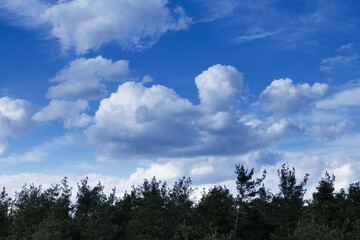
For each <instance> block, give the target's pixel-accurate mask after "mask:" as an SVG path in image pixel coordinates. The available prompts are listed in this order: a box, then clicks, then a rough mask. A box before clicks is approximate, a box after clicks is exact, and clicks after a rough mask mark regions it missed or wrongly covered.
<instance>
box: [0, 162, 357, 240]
mask: <svg viewBox="0 0 360 240" xmlns="http://www.w3.org/2000/svg"><path fill="white" fill-rule="evenodd" d="M235 173H236V174H237V177H236V186H237V190H238V195H237V197H236V198H234V197H233V196H232V195H231V193H230V191H229V190H228V189H227V188H226V187H225V186H224V187H223V186H214V187H212V188H210V189H209V190H208V191H207V192H205V191H204V192H203V194H202V197H201V199H200V200H199V201H198V202H194V201H193V200H192V198H191V195H192V193H193V189H192V188H191V180H190V179H189V178H185V177H183V178H181V179H179V180H178V181H177V182H176V183H175V184H174V186H173V187H172V188H168V187H167V184H166V183H162V182H161V181H158V180H157V179H156V178H153V179H151V180H150V181H148V180H144V183H143V184H142V185H140V186H137V187H135V186H133V187H132V190H131V191H130V192H125V194H124V196H123V197H122V198H117V197H116V196H115V189H113V190H112V192H111V193H110V194H109V195H108V196H107V195H106V194H105V193H104V188H105V187H104V186H103V185H101V183H98V184H97V185H95V186H94V187H91V186H90V185H89V184H88V178H85V179H82V180H81V182H80V183H79V184H78V189H77V194H76V198H77V201H76V202H75V203H72V202H71V192H72V189H71V188H70V187H69V185H68V182H67V179H66V178H64V179H63V180H62V182H61V184H53V185H51V187H49V188H48V189H45V190H43V189H42V188H41V186H39V187H35V186H34V185H30V186H28V185H25V186H24V187H23V188H22V190H21V191H20V192H18V193H16V195H15V198H14V200H12V199H11V198H9V197H8V195H7V193H6V191H5V189H3V191H2V192H1V195H0V240H3V239H4V240H10V239H16V240H18V239H20V240H27V239H29V240H30V239H31V240H32V239H35V240H42V239H54V240H57V239H65V240H71V239H74V240H83V239H84V240H85V239H103V240H105V239H106V240H113V239H114V240H115V239H123V240H133V239H134V240H136V239H141V240H143V239H160V240H163V239H173V240H192V239H199V240H230V239H242V240H247V239H252V240H270V239H279V240H284V239H292V240H309V239H311V240H317V239H319V240H320V239H335V240H358V239H360V183H359V182H357V183H353V184H350V185H349V188H348V189H347V190H345V189H341V190H340V191H339V192H335V189H334V182H335V177H334V176H331V175H330V174H328V173H325V175H324V177H323V178H322V179H321V180H320V181H319V184H318V186H317V188H316V192H315V193H313V200H312V201H307V202H305V201H304V199H303V198H304V194H305V188H304V187H305V184H306V182H307V179H308V175H305V176H304V178H303V180H302V181H301V182H299V183H298V182H297V180H296V176H295V169H294V168H290V167H289V166H288V165H286V164H284V165H283V166H282V168H281V169H280V170H279V171H278V176H279V193H278V194H276V195H272V194H271V193H270V192H269V190H267V189H266V188H265V186H264V185H263V183H262V182H263V180H264V178H265V174H266V172H264V173H263V176H262V177H261V178H256V179H254V170H253V169H251V170H250V171H248V170H246V169H245V168H244V167H243V166H241V165H237V166H236V170H235ZM305 203H307V204H305ZM234 223H235V226H234Z"/></svg>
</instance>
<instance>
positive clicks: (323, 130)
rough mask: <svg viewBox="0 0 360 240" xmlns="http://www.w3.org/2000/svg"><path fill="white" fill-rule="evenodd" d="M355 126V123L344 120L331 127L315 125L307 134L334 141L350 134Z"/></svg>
mask: <svg viewBox="0 0 360 240" xmlns="http://www.w3.org/2000/svg"><path fill="white" fill-rule="evenodd" d="M354 126H355V123H354V122H352V121H348V120H343V121H341V122H339V123H337V124H335V125H330V126H324V125H313V126H311V127H310V128H309V129H308V130H307V133H308V134H309V135H311V136H315V137H321V138H325V139H329V140H333V139H335V138H338V137H340V136H342V135H343V134H344V133H347V132H350V131H351V130H352V129H353V128H354Z"/></svg>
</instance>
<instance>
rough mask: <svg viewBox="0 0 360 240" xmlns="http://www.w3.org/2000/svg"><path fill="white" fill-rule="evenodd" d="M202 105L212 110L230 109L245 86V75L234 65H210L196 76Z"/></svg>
mask: <svg viewBox="0 0 360 240" xmlns="http://www.w3.org/2000/svg"><path fill="white" fill-rule="evenodd" d="M195 84H196V86H197V88H198V89H199V97H200V101H201V105H202V106H203V107H204V108H206V109H209V110H210V111H220V110H228V109H229V107H230V106H231V103H234V102H233V101H234V97H235V96H237V95H239V94H240V93H241V90H242V86H243V75H242V73H240V72H239V71H238V70H237V69H236V68H234V67H232V66H223V65H220V64H217V65H214V66H212V67H210V68H209V69H208V70H206V71H204V72H202V73H201V74H200V75H198V76H197V77H196V78H195Z"/></svg>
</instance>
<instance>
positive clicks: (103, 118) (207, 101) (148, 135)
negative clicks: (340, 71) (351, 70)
mask: <svg viewBox="0 0 360 240" xmlns="http://www.w3.org/2000/svg"><path fill="white" fill-rule="evenodd" d="M195 82H196V85H197V87H198V89H199V97H200V104H199V105H193V104H192V103H191V102H190V101H188V100H187V99H183V98H181V97H180V96H179V95H177V94H176V93H175V91H174V90H172V89H169V88H166V87H164V86H160V85H154V86H152V87H149V88H148V87H145V86H143V85H142V84H140V83H134V82H126V83H124V84H122V85H120V86H119V88H118V90H117V92H115V93H113V94H111V96H110V97H109V98H105V99H103V100H102V101H101V103H100V106H99V109H98V110H97V112H96V114H95V116H94V124H93V125H91V126H89V127H88V128H87V129H86V130H85V134H86V135H87V137H88V141H89V143H90V144H92V145H95V146H96V147H97V159H98V160H101V161H119V160H121V159H132V158H134V159H138V160H139V159H153V158H156V157H171V158H176V157H185V156H210V155H236V154H242V153H245V152H247V151H250V150H254V149H259V148H263V147H266V146H269V145H272V144H274V143H276V142H277V141H280V140H281V139H283V138H284V137H287V136H288V135H289V134H291V133H292V132H296V131H303V130H304V129H303V127H302V126H301V125H299V124H297V123H296V122H295V121H292V120H288V119H280V120H276V119H269V120H268V121H259V122H258V124H257V125H251V124H248V122H247V121H246V122H244V121H241V120H240V116H239V113H238V111H237V110H236V106H237V105H236V96H237V95H239V94H240V92H241V88H242V84H243V82H242V74H241V73H240V72H238V71H237V70H236V69H235V68H234V67H231V66H222V65H215V66H212V67H210V68H209V69H208V70H206V71H204V72H203V73H201V74H200V75H199V76H197V77H196V78H195ZM314 88H316V87H314Z"/></svg>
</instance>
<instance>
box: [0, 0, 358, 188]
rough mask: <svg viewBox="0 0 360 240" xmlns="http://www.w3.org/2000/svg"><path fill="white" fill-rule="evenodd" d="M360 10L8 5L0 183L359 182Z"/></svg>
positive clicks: (36, 1) (197, 3) (91, 1)
mask: <svg viewBox="0 0 360 240" xmlns="http://www.w3.org/2000/svg"><path fill="white" fill-rule="evenodd" d="M359 10H360V3H359V2H357V1H322V0H316V1H274V0H257V1H250V0H244V1H235V0H224V1H214V0H206V1H205V0H183V1H175V0H174V1H170V0H169V1H166V0H153V1H144V0H136V1H130V0H106V1H104V0H101V1H100V0H59V1H55V0H52V1H50V0H31V1H22V0H4V1H2V2H1V3H0V36H1V37H0V50H1V51H0V52H1V57H0V73H1V75H0V83H1V84H0V154H1V156H0V179H1V184H2V185H5V186H6V187H7V188H8V189H9V191H10V192H11V191H14V190H16V189H20V187H21V186H22V185H23V184H24V183H25V182H28V183H30V182H33V183H35V184H43V186H48V185H49V184H50V183H52V182H59V181H60V179H61V178H62V177H64V176H68V177H69V179H70V180H71V182H72V184H73V185H74V186H76V185H75V183H76V182H77V181H79V179H80V178H82V177H84V176H89V177H90V179H91V180H92V181H93V182H96V181H99V180H100V181H101V182H103V183H104V184H105V185H106V186H108V188H109V189H110V188H111V187H113V186H116V187H117V188H118V192H119V194H120V193H121V192H123V191H124V190H126V189H129V188H130V186H131V185H133V184H135V185H136V184H140V183H141V182H142V181H143V179H144V178H151V177H152V176H154V175H155V176H156V177H157V178H159V179H162V180H165V181H168V182H170V183H171V182H173V181H174V180H176V179H178V178H180V177H182V176H184V175H185V176H190V177H191V178H192V180H193V183H194V185H195V186H199V188H202V187H209V186H212V185H214V184H226V185H227V186H228V187H229V188H233V187H234V177H235V176H234V174H233V170H234V166H235V164H238V163H241V164H244V165H246V166H248V167H255V169H256V171H257V172H261V171H262V169H264V168H266V169H268V172H269V178H268V180H267V184H268V187H269V188H271V189H272V191H273V192H276V191H277V189H276V186H277V174H276V169H278V168H279V167H280V166H281V164H282V163H284V162H289V163H290V164H291V165H293V166H295V167H296V169H297V171H298V173H299V176H300V175H303V174H305V173H309V174H310V182H309V189H310V191H311V190H313V189H314V186H315V185H316V182H317V181H318V180H319V179H320V177H321V176H322V175H323V174H324V172H325V171H329V172H330V173H333V174H335V175H336V177H337V182H336V187H337V189H340V188H341V187H346V186H347V185H348V184H349V183H351V182H354V181H358V180H359V179H358V176H359V174H360V152H359V150H358V149H360V148H359V145H360V134H359V126H358V123H359V117H360V111H359V110H360V97H359V96H360V81H359V80H360V78H359V76H360V68H359V63H360V55H359V54H360V51H359V50H360V41H359V40H360V32H359V26H360V22H359V21H360V17H359V16H358V12H359Z"/></svg>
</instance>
